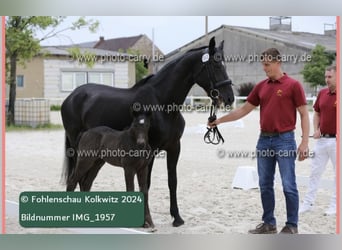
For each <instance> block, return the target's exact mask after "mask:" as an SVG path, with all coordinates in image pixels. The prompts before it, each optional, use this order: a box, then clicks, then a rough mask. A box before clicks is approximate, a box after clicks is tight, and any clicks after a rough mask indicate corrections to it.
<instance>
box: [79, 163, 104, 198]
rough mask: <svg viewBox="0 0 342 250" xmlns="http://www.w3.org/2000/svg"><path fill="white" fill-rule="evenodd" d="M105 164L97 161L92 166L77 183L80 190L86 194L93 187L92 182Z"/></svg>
mask: <svg viewBox="0 0 342 250" xmlns="http://www.w3.org/2000/svg"><path fill="white" fill-rule="evenodd" d="M104 164H105V161H103V160H101V159H98V160H97V161H96V162H95V163H94V164H93V166H92V167H91V168H90V169H89V171H88V172H87V173H86V174H85V175H84V176H83V178H82V179H81V180H80V181H79V184H80V190H81V191H84V192H88V191H90V189H91V186H92V185H93V182H94V180H95V178H96V176H97V174H98V173H99V171H100V169H101V168H102V166H103V165H104Z"/></svg>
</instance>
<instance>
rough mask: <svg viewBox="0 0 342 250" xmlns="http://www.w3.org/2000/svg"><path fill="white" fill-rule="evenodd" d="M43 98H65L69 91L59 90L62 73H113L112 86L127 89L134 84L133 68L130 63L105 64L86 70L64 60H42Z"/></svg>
mask: <svg viewBox="0 0 342 250" xmlns="http://www.w3.org/2000/svg"><path fill="white" fill-rule="evenodd" d="M132 65H133V66H132ZM44 69H45V70H44V72H45V73H44V81H45V86H44V97H46V98H65V97H67V96H68V95H69V94H70V93H71V91H62V90H61V72H62V71H87V72H90V71H101V72H103V71H106V72H113V73H114V86H115V87H119V88H128V87H129V86H130V85H131V83H132V82H135V67H134V63H132V62H128V61H125V62H115V63H114V62H106V63H95V64H94V66H93V67H92V68H87V66H86V65H85V64H81V65H80V64H78V62H75V61H70V60H65V59H62V60H61V59H57V58H53V59H45V60H44Z"/></svg>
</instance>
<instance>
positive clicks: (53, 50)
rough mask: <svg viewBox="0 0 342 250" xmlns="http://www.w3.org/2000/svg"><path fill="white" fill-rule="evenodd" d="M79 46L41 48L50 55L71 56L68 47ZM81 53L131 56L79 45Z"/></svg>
mask: <svg viewBox="0 0 342 250" xmlns="http://www.w3.org/2000/svg"><path fill="white" fill-rule="evenodd" d="M75 47H78V46H43V47H42V49H41V52H42V53H48V54H50V55H58V56H70V53H69V51H68V49H70V48H75ZM78 48H79V49H80V52H81V53H84V52H90V53H92V54H95V55H97V56H118V55H121V56H122V55H124V56H129V55H128V54H126V53H119V52H117V51H110V50H103V49H95V48H82V47H78Z"/></svg>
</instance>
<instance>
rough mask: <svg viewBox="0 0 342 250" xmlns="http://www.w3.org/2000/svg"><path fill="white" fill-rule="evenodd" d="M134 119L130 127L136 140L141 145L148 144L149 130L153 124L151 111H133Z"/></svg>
mask: <svg viewBox="0 0 342 250" xmlns="http://www.w3.org/2000/svg"><path fill="white" fill-rule="evenodd" d="M132 115H133V121H132V125H131V127H130V133H131V135H132V136H133V138H134V139H135V140H136V144H137V145H138V146H139V147H146V145H148V131H149V129H150V124H151V113H150V112H134V111H133V112H132Z"/></svg>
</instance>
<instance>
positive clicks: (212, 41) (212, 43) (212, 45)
mask: <svg viewBox="0 0 342 250" xmlns="http://www.w3.org/2000/svg"><path fill="white" fill-rule="evenodd" d="M215 45H216V42H215V37H213V38H211V39H210V41H209V55H214V54H215Z"/></svg>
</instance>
